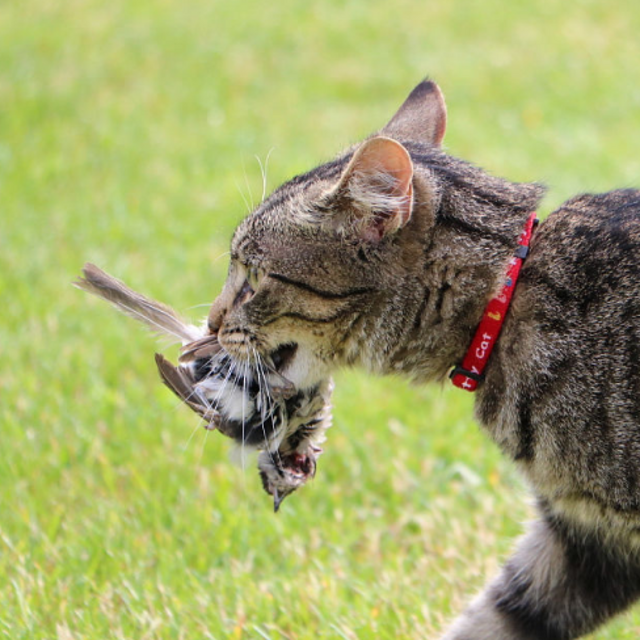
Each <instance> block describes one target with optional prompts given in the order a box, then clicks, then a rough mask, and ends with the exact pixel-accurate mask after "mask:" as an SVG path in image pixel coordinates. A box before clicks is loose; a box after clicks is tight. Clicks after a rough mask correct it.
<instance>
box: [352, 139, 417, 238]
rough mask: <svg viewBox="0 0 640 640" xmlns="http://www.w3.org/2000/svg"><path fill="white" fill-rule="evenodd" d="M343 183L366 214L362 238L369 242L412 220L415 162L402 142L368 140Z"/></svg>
mask: <svg viewBox="0 0 640 640" xmlns="http://www.w3.org/2000/svg"><path fill="white" fill-rule="evenodd" d="M343 180H344V181H345V182H346V184H345V186H346V187H347V189H348V191H349V193H350V195H351V197H352V199H353V200H354V202H356V203H358V204H359V205H360V208H361V209H362V210H364V211H365V213H364V215H363V219H362V229H363V231H362V235H363V237H364V238H365V239H366V240H368V241H379V240H381V239H382V238H383V237H384V236H385V235H388V234H390V233H394V232H395V231H398V230H399V229H401V228H402V227H403V226H404V225H405V224H407V222H408V221H409V219H410V218H411V210H412V207H413V184H412V180H413V163H412V161H411V157H410V156H409V152H408V151H407V150H406V149H405V148H404V147H403V146H402V145H401V144H400V143H399V142H396V141H395V140H392V139H391V138H385V137H382V136H379V137H376V138H371V139H370V140H367V141H366V142H365V143H364V144H363V145H362V147H360V149H359V150H358V151H357V152H356V154H355V156H354V157H353V159H352V161H351V163H350V165H349V167H348V168H347V171H346V172H345V177H344V179H343Z"/></svg>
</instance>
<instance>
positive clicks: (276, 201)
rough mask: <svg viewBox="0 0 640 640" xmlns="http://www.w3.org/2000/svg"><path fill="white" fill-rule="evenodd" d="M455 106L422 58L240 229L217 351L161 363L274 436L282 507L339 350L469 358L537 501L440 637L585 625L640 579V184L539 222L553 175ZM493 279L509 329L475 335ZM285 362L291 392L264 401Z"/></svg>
mask: <svg viewBox="0 0 640 640" xmlns="http://www.w3.org/2000/svg"><path fill="white" fill-rule="evenodd" d="M446 119H447V118H446V107H445V102H444V98H443V95H442V92H441V91H440V89H439V87H438V86H437V85H436V84H435V83H434V82H432V81H429V80H425V81H423V82H421V83H420V84H419V85H418V86H417V87H416V88H415V89H414V90H413V91H412V92H411V94H410V95H409V97H408V98H407V99H406V101H405V102H404V103H403V104H402V106H401V107H400V109H399V110H398V111H397V113H396V114H395V115H394V116H393V117H392V118H391V120H390V121H389V122H388V123H387V124H386V125H385V126H384V127H383V128H382V129H381V130H380V131H378V132H376V133H375V134H373V135H371V136H370V137H368V138H367V139H366V140H365V141H364V142H362V143H360V144H357V145H354V146H353V147H351V148H349V149H347V150H346V151H345V152H343V153H342V154H341V155H339V156H338V157H337V158H336V159H334V160H332V161H330V162H327V163H325V164H322V165H320V166H319V167H317V168H315V169H313V170H311V171H309V172H308V173H305V174H303V175H300V176H297V177H295V178H293V179H292V180H290V181H289V182H287V183H285V184H284V185H282V186H281V187H279V188H278V189H276V190H275V191H274V192H273V193H272V194H271V195H270V196H269V197H268V198H267V199H266V200H264V202H262V203H261V204H260V205H259V206H258V208H257V209H256V210H255V211H254V212H253V213H251V214H250V215H249V216H248V217H247V218H246V219H245V220H244V221H243V222H242V223H241V224H240V225H239V227H238V228H237V230H236V232H235V234H234V236H233V239H232V243H231V260H230V267H229V275H228V278H227V280H226V283H225V285H224V288H223V291H222V293H221V294H220V296H219V297H218V298H217V299H216V300H215V302H214V304H213V306H212V308H211V311H210V313H209V316H208V321H207V325H206V327H204V328H203V329H202V332H201V336H200V337H199V339H200V340H204V343H205V344H207V343H210V344H211V345H213V346H212V347H211V351H206V349H205V351H201V352H199V351H198V347H197V345H196V347H195V348H193V347H188V346H187V347H185V348H186V352H187V354H188V355H187V357H185V358H184V361H183V362H182V363H181V365H180V366H179V367H178V368H174V367H173V366H172V365H170V364H169V363H168V362H166V361H163V360H162V359H161V360H160V361H159V367H160V369H161V374H162V375H163V378H164V379H165V381H166V382H167V383H168V384H169V386H170V387H171V388H172V389H173V390H174V391H176V392H177V393H178V394H179V395H181V397H183V399H187V400H190V399H191V398H192V393H194V391H193V390H194V389H196V390H197V396H198V398H200V401H199V402H200V404H199V405H198V406H199V407H200V410H199V412H200V413H201V414H203V412H206V411H207V410H208V411H210V412H212V414H213V416H215V420H213V418H212V424H214V425H215V426H218V427H219V428H221V430H222V431H223V432H226V433H227V435H231V436H232V437H234V438H235V439H236V440H238V441H240V442H246V443H250V444H253V445H257V446H259V447H262V448H263V452H262V454H261V457H260V459H259V466H260V472H261V476H262V479H263V483H264V486H265V489H267V491H268V492H269V493H271V494H272V495H274V500H275V502H276V507H277V506H278V505H279V502H280V501H281V499H282V498H283V497H284V496H286V495H288V494H289V493H291V492H292V491H293V490H295V489H296V488H298V487H299V486H301V485H302V484H304V481H306V479H307V478H308V477H310V476H312V475H313V473H314V472H315V468H316V459H317V456H318V455H319V453H320V447H319V446H318V445H319V443H320V442H322V440H323V439H324V431H325V430H326V428H327V427H328V426H329V424H330V405H329V401H330V394H331V384H332V383H331V374H332V372H333V371H334V370H335V369H336V368H338V367H345V366H358V367H361V368H364V369H366V370H368V371H371V372H373V373H377V374H402V375H405V376H407V377H409V378H411V379H413V380H415V381H418V382H428V381H443V380H446V379H447V377H448V376H449V375H450V373H451V370H452V367H454V366H456V365H457V368H456V369H454V374H455V376H454V377H455V378H458V380H459V381H460V379H461V380H462V381H463V382H462V386H463V387H477V389H476V390H475V394H476V397H475V402H476V405H475V406H476V416H477V418H478V421H479V423H480V425H481V426H482V428H483V429H485V430H486V432H487V433H488V435H489V436H490V437H491V438H492V439H493V440H494V441H495V442H496V443H497V444H498V445H499V447H500V448H501V449H502V451H503V452H504V453H505V454H506V455H507V456H508V457H509V458H511V459H512V460H513V461H514V463H515V464H516V465H517V467H518V468H519V469H520V471H521V472H522V473H523V474H524V476H525V478H526V479H527V480H528V483H529V485H530V486H531V490H532V492H533V494H534V496H535V499H536V504H537V510H538V517H537V520H536V521H535V522H533V523H532V524H531V525H530V526H529V528H528V531H527V532H526V533H525V535H524V536H523V537H522V539H521V540H520V541H519V543H518V545H517V548H516V550H515V552H514V554H513V555H512V557H511V558H510V559H508V560H507V562H506V564H505V565H504V567H503V568H502V570H501V572H500V574H499V575H498V576H497V577H496V578H495V579H494V580H493V581H491V582H490V583H489V584H488V585H487V587H486V588H485V589H484V591H482V592H481V594H480V595H479V596H478V597H477V598H476V599H475V600H474V601H472V603H471V604H470V606H469V607H468V608H467V609H466V610H465V611H464V612H463V613H462V614H461V615H460V616H459V618H457V619H456V620H455V621H454V622H453V624H452V626H451V627H450V629H449V630H448V631H446V632H445V635H444V636H443V639H444V640H516V639H517V640H543V639H544V640H571V639H573V638H578V637H580V636H582V635H584V634H586V633H588V632H590V631H591V630H593V629H595V628H596V627H598V626H599V625H600V624H602V623H603V622H605V621H606V620H608V619H609V618H611V617H612V616H613V615H614V614H616V613H618V612H620V611H622V610H624V609H625V608H627V607H628V606H630V605H631V604H632V603H633V602H634V601H635V600H636V599H637V598H638V597H639V596H640V285H639V278H638V276H639V273H640V267H639V266H638V260H637V257H638V255H640V252H639V250H640V192H638V191H634V190H619V191H612V192H610V193H605V194H601V195H581V196H578V197H576V198H573V199H571V200H569V201H568V202H566V203H565V204H564V205H562V206H561V207H560V208H559V209H558V210H556V211H555V212H553V213H552V214H551V215H549V216H548V217H547V219H545V220H544V221H543V222H541V223H540V224H539V225H538V226H537V227H536V228H535V229H533V227H532V223H533V216H532V213H533V212H535V211H536V209H537V208H538V206H539V203H540V201H541V199H542V197H543V195H544V188H543V187H542V186H541V185H539V184H519V183H512V182H509V181H507V180H503V179H500V178H496V177H492V176H490V175H488V174H487V173H486V172H484V171H483V170H482V169H480V168H478V167H476V166H474V165H472V164H470V163H468V162H465V161H463V160H459V159H457V158H454V157H452V156H450V155H448V154H447V153H445V152H444V151H443V150H442V140H443V137H444V133H445V128H446ZM525 229H526V230H527V232H526V233H525V234H524V235H523V230H525ZM531 232H532V233H531ZM530 234H531V238H530V243H529V235H530ZM525 236H526V242H525V241H523V237H525ZM527 244H529V247H528V248H527V247H526V246H525V245H527ZM527 253H528V255H526V254H527ZM514 269H515V271H514ZM518 271H519V273H518ZM507 276H508V277H507ZM516 276H518V279H517V281H516V280H515V277H516ZM507 289H508V293H509V296H511V295H513V298H512V300H511V303H510V305H508V309H507V308H506V307H507V303H508V297H509V296H506V295H505V292H506V291H507ZM495 300H498V301H500V304H503V308H502V311H501V312H499V313H498V312H496V311H490V312H489V314H488V315H489V316H491V314H493V315H494V316H495V317H496V318H497V317H498V316H499V317H500V321H501V322H502V321H504V322H503V324H502V325H501V329H499V328H498V329H495V330H492V331H491V332H489V333H487V334H483V333H482V332H481V333H480V334H479V338H477V339H478V340H479V342H476V338H474V336H475V335H476V331H477V329H478V326H479V325H480V326H481V327H482V326H485V325H483V324H481V323H483V322H485V321H486V318H487V313H485V309H487V308H491V307H490V306H489V307H488V305H490V304H492V303H493V301H495ZM504 311H506V317H503V316H504V315H505V314H504V313H503V312H504ZM483 318H484V320H483ZM498 331H499V333H498ZM196 342H197V341H196ZM471 344H473V345H474V348H473V349H472V350H471V351H470V353H471V356H474V353H472V352H473V350H475V351H476V352H477V353H475V356H481V357H482V358H481V359H482V360H483V365H484V370H483V371H481V372H480V370H479V369H477V368H475V367H476V365H475V364H474V365H473V367H472V368H471V370H469V366H468V365H466V364H465V362H466V361H467V359H468V357H469V356H468V355H465V354H467V352H468V351H469V347H470V345H471ZM489 349H492V351H491V353H490V354H489ZM229 363H231V364H229ZM234 363H235V364H234ZM231 365H233V366H231ZM230 367H231V368H230ZM461 367H462V368H461ZM260 371H262V374H260ZM232 372H235V373H232ZM261 375H262V377H263V378H265V380H266V378H267V377H269V381H268V382H265V384H264V385H260V384H257V383H256V380H257V381H258V382H259V381H260V379H261V378H260V376H261ZM274 376H276V377H278V379H280V381H282V380H286V381H288V384H289V385H290V392H289V393H288V394H286V395H288V396H289V397H288V399H285V398H284V397H283V396H281V397H280V398H278V399H276V400H275V401H273V402H275V403H276V405H277V407H279V408H278V409H277V411H276V410H273V411H271V412H270V414H271V421H269V420H266V419H264V415H265V411H264V408H262V409H261V407H264V404H265V403H264V402H262V403H261V402H258V400H257V398H260V397H261V395H260V394H261V393H263V391H264V388H267V389H270V388H271V386H273V387H274V388H277V385H278V379H276V377H274ZM176 381H177V382H176ZM185 381H186V382H185ZM223 383H224V384H223ZM225 384H226V385H228V386H227V387H226V388H227V390H226V391H225V390H223V386H224V385H225ZM285 386H286V385H285ZM176 387H178V388H176ZM229 389H231V391H229ZM259 389H262V390H263V391H260V390H259ZM461 393H462V391H461ZM233 394H235V395H236V396H238V397H239V398H240V401H237V399H236V401H234V402H231V401H228V402H226V401H225V398H226V397H227V396H229V395H233ZM225 402H226V404H225ZM192 408H193V407H192ZM196 410H198V409H197V408H196ZM261 412H262V413H261ZM267 413H269V412H267ZM274 415H275V416H276V418H275V419H274V418H273V416H274ZM279 451H282V457H279V454H278V452H279ZM285 472H286V473H285ZM287 474H288V475H287Z"/></svg>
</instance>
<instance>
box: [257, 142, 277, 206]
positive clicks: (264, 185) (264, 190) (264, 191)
mask: <svg viewBox="0 0 640 640" xmlns="http://www.w3.org/2000/svg"><path fill="white" fill-rule="evenodd" d="M274 149H275V147H271V149H269V153H267V157H266V158H265V160H264V166H263V164H262V161H261V160H260V157H259V156H255V159H256V160H257V161H258V164H259V165H260V173H261V174H262V198H260V202H264V199H265V198H266V196H267V170H268V168H269V158H270V157H271V153H272V152H273V150H274Z"/></svg>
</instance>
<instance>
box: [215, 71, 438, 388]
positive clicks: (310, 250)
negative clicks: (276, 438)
mask: <svg viewBox="0 0 640 640" xmlns="http://www.w3.org/2000/svg"><path fill="white" fill-rule="evenodd" d="M445 121H446V110H445V104H444V100H443V97H442V94H441V92H440V90H439V88H438V87H437V86H436V85H435V84H434V83H432V82H428V81H425V82H423V83H421V84H420V85H418V87H416V89H414V91H413V92H412V93H411V94H410V96H409V97H408V99H407V100H406V101H405V103H404V104H403V105H402V107H401V108H400V110H399V111H398V112H397V113H396V115H395V116H394V117H393V118H392V119H391V121H390V122H389V123H388V124H387V125H386V126H385V127H384V128H383V129H382V130H381V131H380V133H379V134H377V135H374V136H372V137H370V138H368V139H367V140H365V141H364V142H363V143H362V144H360V145H358V146H356V147H354V148H352V149H350V150H348V151H347V152H346V153H345V154H343V155H342V156H340V157H339V158H337V159H336V160H334V161H332V162H328V163H326V164H324V165H321V166H320V167H318V168H316V169H314V170H312V171H310V172H309V173H306V174H304V175H301V176H298V177H296V178H294V179H293V180H291V181H290V182H287V183H286V184H284V185H283V186H281V187H280V188H278V189H277V190H276V191H275V192H274V193H273V194H272V195H271V196H269V197H268V198H267V199H266V200H265V201H264V202H263V203H262V204H261V205H260V206H259V207H258V208H257V209H256V210H255V211H254V212H253V213H252V214H251V215H250V216H249V217H247V218H246V219H245V220H244V221H243V222H242V223H241V224H240V226H239V227H238V229H237V230H236V232H235V235H234V237H233V240H232V243H231V264H230V267H229V274H228V278H227V281H226V283H225V285H224V289H223V291H222V293H221V294H220V296H219V297H218V298H217V299H216V301H215V302H214V304H213V307H212V309H211V312H210V314H209V330H210V331H211V332H212V333H216V334H217V335H218V339H219V342H220V344H221V345H222V347H223V348H224V349H225V350H226V351H227V352H228V353H229V354H230V355H231V356H232V357H233V358H234V359H237V360H240V361H251V360H252V359H253V358H254V357H255V354H256V353H257V354H259V355H260V356H261V357H262V358H264V359H266V361H267V362H269V363H270V364H272V365H273V367H274V368H275V369H277V370H278V371H279V372H280V373H281V374H282V375H283V376H285V377H286V378H287V379H289V380H291V381H292V382H293V383H294V385H295V386H296V388H299V389H300V388H302V389H304V388H311V387H313V386H314V385H316V384H318V382H319V381H320V380H322V379H325V378H326V377H327V376H328V375H329V374H330V372H331V370H332V369H334V368H335V367H336V366H341V365H348V364H353V363H360V364H364V365H365V366H367V367H368V368H371V369H374V370H385V369H387V368H388V366H387V365H388V362H389V361H388V356H389V354H390V353H391V352H392V351H393V348H394V346H397V345H394V344H393V342H394V340H395V337H396V336H397V334H398V332H401V329H400V326H401V325H402V324H403V319H402V317H401V316H402V314H404V313H406V312H407V308H406V307H405V308H402V307H400V306H397V305H399V304H401V300H399V299H398V296H400V298H401V297H402V291H403V289H406V286H407V281H406V279H407V274H408V273H410V272H411V270H412V268H413V266H414V265H415V264H416V263H417V262H419V261H420V260H422V256H421V253H422V252H423V248H424V237H425V227H426V226H428V225H430V224H431V223H432V221H431V220H430V216H432V214H433V211H434V210H435V208H436V207H437V200H438V196H439V193H438V188H437V185H436V184H435V182H434V183H430V182H429V177H428V175H426V174H425V173H424V172H423V173H422V175H421V179H420V180H416V179H415V177H416V176H415V175H414V174H415V172H414V163H413V161H412V158H411V155H410V153H409V151H408V150H407V148H406V147H405V146H404V145H403V144H402V143H401V142H400V141H401V140H402V141H405V142H412V143H416V144H418V145H422V146H423V147H424V148H427V147H428V148H436V147H438V146H439V145H440V142H441V140H442V137H443V135H444V130H445ZM418 208H419V209H420V216H416V215H415V211H416V209H418ZM391 300H393V301H394V302H393V304H392V305H391V310H392V311H393V313H392V314H390V313H389V310H390V301H391ZM394 305H395V306H397V308H395V311H394V310H393V306H394ZM394 314H395V315H394Z"/></svg>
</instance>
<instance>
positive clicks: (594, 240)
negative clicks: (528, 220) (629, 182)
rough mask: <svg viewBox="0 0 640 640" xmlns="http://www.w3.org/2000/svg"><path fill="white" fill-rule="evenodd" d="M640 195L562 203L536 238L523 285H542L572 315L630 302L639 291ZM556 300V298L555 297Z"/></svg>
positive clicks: (582, 198) (623, 193)
mask: <svg viewBox="0 0 640 640" xmlns="http://www.w3.org/2000/svg"><path fill="white" fill-rule="evenodd" d="M638 249H640V191H637V190H633V189H624V190H618V191H611V192H608V193H603V194H597V195H591V194H589V195H581V196H578V197H576V198H573V199H571V200H569V201H568V202H566V203H565V204H563V205H562V206H561V207H560V208H559V209H558V210H557V211H555V212H553V213H552V214H551V215H550V216H549V217H548V218H547V220H545V222H544V223H543V224H542V225H541V226H540V229H539V230H538V232H537V233H536V234H535V236H534V240H533V243H532V251H531V256H530V259H529V260H528V261H527V263H526V268H525V269H524V270H523V282H527V283H528V284H529V285H531V284H535V283H536V282H537V281H541V282H542V281H543V282H545V283H546V285H547V286H548V287H549V288H551V289H552V292H551V293H552V294H553V296H555V297H557V298H558V299H559V300H561V301H562V302H563V303H565V305H566V306H567V307H568V308H570V309H571V310H573V311H574V312H576V313H578V314H580V315H584V316H585V317H584V320H587V319H588V318H587V317H586V316H587V315H588V312H589V311H590V310H594V309H596V308H598V307H600V306H603V305H605V306H606V305H609V304H611V303H612V302H613V301H614V299H618V302H619V303H625V304H627V303H630V301H631V298H632V293H633V291H635V290H636V289H637V288H638V287H639V286H640V282H639V281H638V278H637V275H638V273H639V271H640V263H639V262H638ZM553 296H552V297H553Z"/></svg>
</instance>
